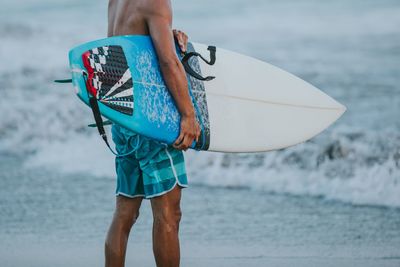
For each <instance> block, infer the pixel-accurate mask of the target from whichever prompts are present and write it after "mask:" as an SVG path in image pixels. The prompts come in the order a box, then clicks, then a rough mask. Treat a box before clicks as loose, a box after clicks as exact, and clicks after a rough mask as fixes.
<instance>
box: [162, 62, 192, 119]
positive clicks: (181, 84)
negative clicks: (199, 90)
mask: <svg viewBox="0 0 400 267" xmlns="http://www.w3.org/2000/svg"><path fill="white" fill-rule="evenodd" d="M160 67H161V72H162V75H163V78H164V81H165V83H166V85H167V87H168V89H169V92H170V93H171V95H172V97H173V99H174V101H175V103H176V106H177V108H178V111H179V113H180V114H181V116H183V117H184V116H186V117H190V116H194V115H195V112H194V108H193V104H192V101H191V98H190V95H189V90H188V82H187V79H186V74H185V70H184V68H183V66H182V64H181V63H180V61H179V59H178V58H177V57H174V58H170V59H160Z"/></svg>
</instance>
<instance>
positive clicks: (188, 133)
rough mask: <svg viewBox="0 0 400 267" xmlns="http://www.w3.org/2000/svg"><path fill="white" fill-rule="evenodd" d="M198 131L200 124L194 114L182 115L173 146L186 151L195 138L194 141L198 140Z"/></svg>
mask: <svg viewBox="0 0 400 267" xmlns="http://www.w3.org/2000/svg"><path fill="white" fill-rule="evenodd" d="M200 133H201V130H200V126H199V123H198V122H197V120H196V117H195V116H182V117H181V132H180V134H179V137H178V138H177V139H176V141H175V143H174V144H173V147H175V148H176V149H179V150H184V151H186V150H187V149H188V148H189V147H190V146H191V145H192V143H193V141H194V140H196V143H197V142H198V141H199V137H200Z"/></svg>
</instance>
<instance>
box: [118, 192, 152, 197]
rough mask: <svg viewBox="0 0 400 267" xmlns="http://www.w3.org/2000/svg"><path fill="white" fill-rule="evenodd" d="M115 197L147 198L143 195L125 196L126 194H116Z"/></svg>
mask: <svg viewBox="0 0 400 267" xmlns="http://www.w3.org/2000/svg"><path fill="white" fill-rule="evenodd" d="M115 196H124V197H129V198H137V197H146V195H142V194H137V195H129V194H125V193H122V192H117V193H115Z"/></svg>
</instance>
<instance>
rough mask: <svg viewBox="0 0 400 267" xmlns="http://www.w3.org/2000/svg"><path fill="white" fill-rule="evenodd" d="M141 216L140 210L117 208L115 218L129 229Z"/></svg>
mask: <svg viewBox="0 0 400 267" xmlns="http://www.w3.org/2000/svg"><path fill="white" fill-rule="evenodd" d="M138 218H139V211H136V212H128V211H124V210H116V211H115V213H114V220H115V221H117V222H118V224H119V225H120V227H122V228H125V229H127V230H129V229H130V228H131V227H132V226H133V225H134V224H135V223H136V221H137V219H138Z"/></svg>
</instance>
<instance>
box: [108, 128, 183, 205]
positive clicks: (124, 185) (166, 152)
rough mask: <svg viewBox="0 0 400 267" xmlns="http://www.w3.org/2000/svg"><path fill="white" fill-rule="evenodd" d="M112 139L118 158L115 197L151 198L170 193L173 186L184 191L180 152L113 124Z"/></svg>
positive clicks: (116, 159)
mask: <svg viewBox="0 0 400 267" xmlns="http://www.w3.org/2000/svg"><path fill="white" fill-rule="evenodd" d="M111 132H112V139H113V141H114V143H115V149H116V151H117V152H118V154H121V155H122V154H126V153H129V152H131V151H134V152H133V153H131V154H129V155H127V156H121V157H116V158H115V168H116V172H117V188H116V195H123V196H126V197H131V198H134V197H144V198H152V197H156V196H161V195H163V194H165V193H167V192H169V191H171V190H172V189H173V188H174V187H175V186H176V185H179V186H181V187H187V186H188V182H187V175H186V168H185V160H184V157H183V152H182V151H181V150H178V149H175V148H174V147H172V146H169V145H166V144H162V143H159V142H157V141H155V140H152V139H149V138H147V137H145V136H143V135H139V134H137V133H135V132H132V131H130V130H128V129H126V128H124V127H122V126H119V125H116V124H113V126H112V129H111Z"/></svg>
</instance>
